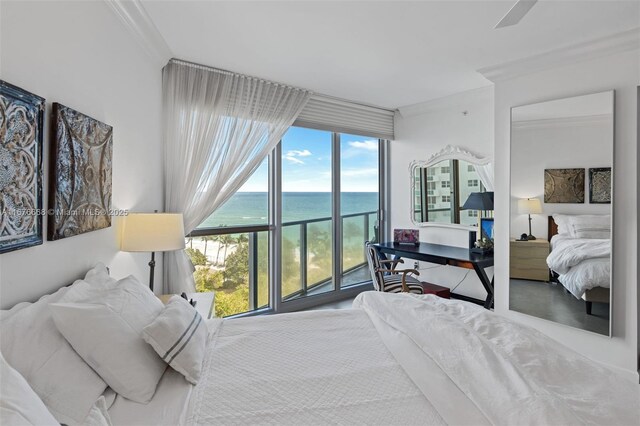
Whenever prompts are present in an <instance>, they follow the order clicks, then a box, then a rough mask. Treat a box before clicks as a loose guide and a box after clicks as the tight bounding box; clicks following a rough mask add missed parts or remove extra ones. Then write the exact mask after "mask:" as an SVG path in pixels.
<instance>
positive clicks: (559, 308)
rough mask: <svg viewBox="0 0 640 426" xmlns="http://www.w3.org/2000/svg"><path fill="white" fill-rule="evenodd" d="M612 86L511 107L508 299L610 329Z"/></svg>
mask: <svg viewBox="0 0 640 426" xmlns="http://www.w3.org/2000/svg"><path fill="white" fill-rule="evenodd" d="M613 105H614V92H613V91H607V92H602V93H595V94H589V95H583V96H576V97H571V98H564V99H557V100H552V101H548V102H542V103H538V104H531V105H525V106H519V107H515V108H512V110H511V218H510V221H511V226H510V238H511V240H510V253H509V259H510V268H509V271H510V275H509V276H510V285H509V308H510V309H511V310H513V311H518V312H521V313H524V314H528V315H533V316H536V317H539V318H543V319H547V320H550V321H555V322H558V323H561V324H565V325H568V326H571V327H577V328H580V329H583V330H587V331H591V332H595V333H599V334H604V335H610V314H611V312H610V311H611V308H610V307H611V304H610V300H611V287H612V279H611V246H612V244H611V235H612V232H611V229H612V221H611V217H612V207H611V206H612V204H611V200H612V192H613V191H612V185H611V183H612V170H613V140H614V130H613V123H614V111H613V109H614V107H613Z"/></svg>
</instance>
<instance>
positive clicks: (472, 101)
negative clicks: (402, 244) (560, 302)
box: [389, 86, 493, 299]
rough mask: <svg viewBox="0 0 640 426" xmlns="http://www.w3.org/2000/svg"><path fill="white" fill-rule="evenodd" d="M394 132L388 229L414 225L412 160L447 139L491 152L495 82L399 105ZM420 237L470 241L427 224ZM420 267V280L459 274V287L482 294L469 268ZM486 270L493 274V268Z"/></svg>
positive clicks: (446, 281) (447, 279) (452, 280)
mask: <svg viewBox="0 0 640 426" xmlns="http://www.w3.org/2000/svg"><path fill="white" fill-rule="evenodd" d="M464 112H466V115H465V114H464ZM395 136H396V140H394V141H392V142H391V147H390V168H391V176H390V188H391V190H390V203H391V208H390V217H389V219H390V223H391V229H393V228H416V225H415V224H414V223H413V222H412V221H411V188H410V175H409V165H410V164H411V162H412V161H414V160H427V159H428V158H429V157H430V156H431V155H433V154H435V153H437V152H438V151H440V150H441V149H443V148H444V147H445V146H447V145H454V146H460V147H463V148H465V149H466V150H469V151H471V152H473V153H475V154H477V155H479V156H481V157H492V156H493V87H492V86H488V87H484V88H481V89H477V90H472V91H468V92H463V93H459V94H456V95H452V96H448V97H446V98H442V99H437V100H434V101H429V102H425V103H423V104H417V105H410V106H407V107H403V108H400V113H399V114H396V119H395ZM420 240H421V241H425V242H430V243H435V244H448V245H455V246H462V247H468V245H469V234H468V231H467V230H462V231H460V230H455V229H452V228H442V227H432V226H427V227H420ZM406 262H407V263H406V264H405V266H407V267H410V266H413V265H412V261H410V260H409V259H407V260H406ZM420 269H421V271H420V272H421V275H420V279H422V280H425V281H429V282H432V283H434V284H440V285H444V286H447V287H450V288H452V287H455V286H456V285H458V283H461V281H462V280H463V281H462V283H461V284H460V286H459V287H458V288H457V289H456V292H457V293H462V294H465V295H467V296H472V297H477V298H481V299H484V298H485V297H486V292H485V291H484V289H483V287H482V286H481V284H480V281H479V280H478V279H477V277H476V275H475V273H474V272H473V271H471V272H470V273H468V271H469V270H468V269H461V268H454V267H442V266H438V267H434V265H429V264H426V263H421V264H420ZM487 272H488V273H489V276H491V273H492V272H491V271H490V270H488V271H487ZM467 273H468V274H467ZM465 276H466V278H465Z"/></svg>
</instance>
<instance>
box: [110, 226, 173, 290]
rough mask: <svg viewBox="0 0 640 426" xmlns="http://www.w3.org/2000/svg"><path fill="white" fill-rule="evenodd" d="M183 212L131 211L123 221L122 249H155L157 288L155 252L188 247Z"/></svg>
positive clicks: (152, 262)
mask: <svg viewBox="0 0 640 426" xmlns="http://www.w3.org/2000/svg"><path fill="white" fill-rule="evenodd" d="M184 247H185V244H184V222H183V218H182V213H130V214H129V215H127V216H125V218H124V220H123V224H122V240H121V244H120V249H121V250H122V251H129V252H144V251H147V252H148V251H150V252H151V260H150V261H149V288H150V289H151V291H153V276H154V268H155V266H156V259H155V254H156V253H155V252H157V251H173V250H181V249H184Z"/></svg>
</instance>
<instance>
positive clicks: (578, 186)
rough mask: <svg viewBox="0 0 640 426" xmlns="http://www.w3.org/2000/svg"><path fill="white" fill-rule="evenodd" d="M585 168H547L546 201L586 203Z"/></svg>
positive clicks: (545, 182) (545, 180) (545, 174)
mask: <svg viewBox="0 0 640 426" xmlns="http://www.w3.org/2000/svg"><path fill="white" fill-rule="evenodd" d="M584 170H585V169H545V170H544V202H545V203H575V204H580V203H584V192H585V191H584V178H585V174H584Z"/></svg>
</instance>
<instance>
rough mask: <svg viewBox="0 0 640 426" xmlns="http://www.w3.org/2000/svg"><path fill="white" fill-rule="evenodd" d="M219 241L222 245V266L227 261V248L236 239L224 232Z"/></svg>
mask: <svg viewBox="0 0 640 426" xmlns="http://www.w3.org/2000/svg"><path fill="white" fill-rule="evenodd" d="M220 242H221V243H222V244H223V245H224V257H223V259H222V266H224V265H225V263H226V262H227V250H228V249H229V246H230V245H231V244H233V243H235V242H236V239H235V238H233V236H232V235H229V234H226V235H222V236H221V238H220Z"/></svg>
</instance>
